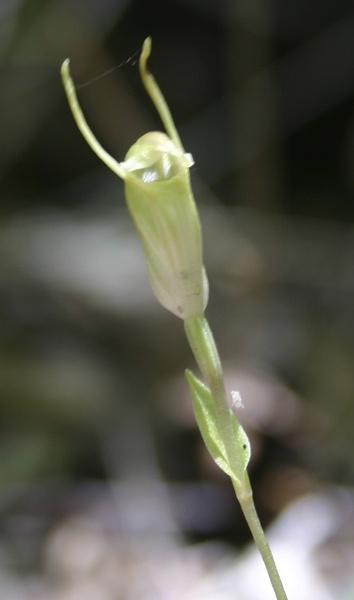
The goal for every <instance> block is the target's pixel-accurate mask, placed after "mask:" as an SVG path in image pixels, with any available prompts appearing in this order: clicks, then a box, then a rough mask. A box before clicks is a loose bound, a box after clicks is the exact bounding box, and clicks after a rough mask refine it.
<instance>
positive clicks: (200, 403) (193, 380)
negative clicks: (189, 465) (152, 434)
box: [186, 371, 251, 482]
mask: <svg viewBox="0 0 354 600" xmlns="http://www.w3.org/2000/svg"><path fill="white" fill-rule="evenodd" d="M186 377H187V381H188V384H189V387H190V390H191V394H192V402H193V409H194V414H195V418H196V421H197V424H198V427H199V429H200V432H201V434H202V438H203V440H204V443H205V445H206V447H207V449H208V451H209V453H210V454H211V456H212V458H213V459H214V461H215V462H216V464H217V465H218V466H219V467H220V469H222V470H223V471H224V472H225V473H227V475H229V476H230V477H231V478H232V479H235V480H237V481H238V482H241V481H242V480H243V478H244V473H245V470H246V468H247V465H248V462H249V459H250V456H251V446H250V443H249V440H248V437H247V435H246V433H245V431H244V429H243V428H242V426H241V425H240V423H239V421H238V420H237V418H236V416H235V415H234V413H232V412H231V411H230V413H229V415H230V421H231V425H232V428H233V430H234V434H235V438H234V439H235V443H234V445H233V447H232V449H231V457H232V464H230V461H229V458H228V454H229V456H230V452H229V453H227V452H226V448H225V443H224V441H223V435H222V431H221V430H220V429H219V426H218V419H217V414H216V410H215V404H214V399H213V396H212V393H211V391H210V389H209V388H208V387H207V386H206V385H205V384H204V383H203V382H202V381H200V379H198V378H197V377H196V376H195V375H194V374H193V373H192V372H191V371H186Z"/></svg>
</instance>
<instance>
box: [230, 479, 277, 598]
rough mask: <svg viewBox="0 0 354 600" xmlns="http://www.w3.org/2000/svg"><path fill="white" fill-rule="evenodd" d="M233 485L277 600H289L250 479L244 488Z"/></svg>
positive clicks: (243, 484) (246, 480) (244, 483)
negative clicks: (255, 501) (260, 516)
mask: <svg viewBox="0 0 354 600" xmlns="http://www.w3.org/2000/svg"><path fill="white" fill-rule="evenodd" d="M232 483H233V486H234V490H235V493H236V496H237V499H238V501H239V503H240V506H241V509H242V512H243V514H244V517H245V519H246V521H247V524H248V527H249V528H250V531H251V533H252V536H253V539H254V541H255V543H256V546H257V548H258V550H259V553H260V555H261V556H262V559H263V562H264V564H265V567H266V569H267V572H268V576H269V579H270V581H271V584H272V586H273V590H274V593H275V596H276V598H277V600H287V595H286V593H285V590H284V587H283V583H282V581H281V579H280V575H279V572H278V569H277V566H276V564H275V560H274V557H273V554H272V551H271V549H270V547H269V544H268V540H267V538H266V535H265V533H264V530H263V527H262V525H261V522H260V520H259V517H258V514H257V511H256V507H255V505H254V501H253V494H252V488H251V484H250V482H249V479H248V477H247V478H246V479H245V481H244V482H242V487H239V486H238V485H237V484H236V483H235V482H234V481H233V482H232Z"/></svg>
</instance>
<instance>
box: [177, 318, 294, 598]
mask: <svg viewBox="0 0 354 600" xmlns="http://www.w3.org/2000/svg"><path fill="white" fill-rule="evenodd" d="M184 328H185V332H186V335H187V339H188V342H189V344H190V347H191V349H192V352H193V354H194V356H195V359H196V361H197V364H198V367H199V369H200V371H201V373H202V375H203V377H204V378H205V380H206V382H207V384H208V385H209V387H210V391H211V393H212V396H213V399H214V402H215V410H216V414H217V420H218V429H219V431H221V432H222V435H223V442H224V444H225V451H226V455H227V459H228V461H229V464H230V466H231V470H232V465H233V464H235V461H234V457H235V453H236V452H238V448H237V445H236V444H235V431H234V429H233V427H232V424H231V419H230V408H229V404H228V401H227V395H226V391H225V385H224V378H223V371H222V365H221V361H220V358H219V353H218V350H217V347H216V344H215V341H214V337H213V334H212V332H211V330H210V327H209V324H208V321H207V320H206V318H205V316H204V315H199V316H197V317H192V318H190V319H187V320H186V321H185V322H184ZM232 483H233V486H234V490H235V493H236V496H237V499H238V501H239V503H240V506H241V509H242V512H243V514H244V516H245V519H246V521H247V523H248V526H249V528H250V530H251V533H252V536H253V539H254V541H255V543H256V545H257V547H258V550H259V552H260V554H261V556H262V559H263V561H264V564H265V566H266V569H267V571H268V575H269V579H270V581H271V584H272V586H273V590H274V593H275V596H276V598H277V600H287V596H286V594H285V591H284V587H283V584H282V582H281V579H280V577H279V573H278V570H277V567H276V564H275V561H274V558H273V555H272V552H271V550H270V547H269V544H268V541H267V538H266V536H265V533H264V531H263V528H262V525H261V523H260V520H259V518H258V515H257V511H256V508H255V506H254V502H253V495H252V488H251V484H250V481H249V478H248V474H247V471H244V476H243V479H242V481H240V480H234V479H233V480H232Z"/></svg>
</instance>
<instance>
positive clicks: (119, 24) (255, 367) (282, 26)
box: [0, 0, 354, 569]
mask: <svg viewBox="0 0 354 600" xmlns="http://www.w3.org/2000/svg"><path fill="white" fill-rule="evenodd" d="M353 33H354V11H353V6H352V3H351V2H348V1H347V0H326V1H323V0H321V1H318V0H311V1H308V0H298V1H297V2H290V1H289V0H281V1H280V0H279V1H278V0H273V1H271V0H270V1H268V2H267V1H266V0H240V1H239V2H236V1H235V2H232V1H231V0H229V1H226V0H221V1H218V2H212V1H211V0H192V1H188V2H187V1H183V0H179V1H178V0H175V1H172V0H165V1H163V0H160V1H157V0H153V1H144V0H136V1H129V0H91V1H85V0H75V1H69V0H39V1H35V0H32V1H30V0H29V1H25V0H23V1H20V0H18V1H15V0H13V1H11V0H7V1H3V2H2V3H1V6H0V40H1V41H0V60H1V63H0V64H1V69H0V80H1V81H0V125H1V138H0V139H1V142H0V182H1V183H0V185H1V207H0V210H1V212H0V228H1V233H0V512H1V516H2V519H1V525H0V538H2V540H3V544H4V545H5V548H6V552H7V553H8V555H9V556H11V560H10V563H11V564H12V565H15V566H16V568H22V569H23V568H25V569H38V568H40V567H39V566H38V565H39V564H40V558H39V557H40V553H41V547H42V544H43V543H44V541H43V540H45V539H46V536H47V534H48V532H50V531H51V530H52V528H53V527H54V526H55V525H56V524H57V523H58V522H60V520H61V519H63V518H66V517H67V516H68V515H72V514H80V513H81V512H83V511H85V510H88V509H90V510H91V509H92V508H94V507H95V506H96V505H97V503H98V502H101V501H102V498H106V496H109V494H110V492H109V489H110V485H111V483H112V482H116V484H117V486H118V488H119V486H120V485H123V484H124V483H126V482H134V483H136V484H137V485H143V486H144V485H147V486H148V487H149V486H150V485H152V484H153V483H154V482H155V483H156V485H157V484H158V485H162V483H161V482H164V484H163V485H166V489H167V490H168V497H169V500H168V503H167V504H168V511H171V514H170V513H169V515H170V516H168V517H166V522H165V521H164V520H163V518H162V517H161V523H162V521H163V523H164V524H161V523H160V525H156V523H155V521H154V520H153V522H154V523H155V525H154V527H155V526H156V527H157V528H159V527H160V526H161V527H162V528H164V527H165V526H166V527H167V525H166V523H167V522H168V523H170V522H172V521H173V523H174V524H175V525H176V526H177V529H178V530H179V531H182V533H183V535H184V536H185V538H186V539H187V540H188V541H200V540H206V539H223V540H227V541H229V542H231V543H233V544H236V545H237V546H241V545H242V544H244V543H245V542H246V541H247V540H248V534H247V531H246V528H245V526H244V523H243V520H242V518H241V516H240V515H239V513H238V510H237V507H236V506H234V503H233V497H232V492H231V489H230V488H229V483H228V481H227V479H226V477H225V478H224V476H223V474H222V473H219V472H218V471H217V469H216V468H214V467H213V465H212V464H211V462H210V461H209V459H208V457H207V456H206V455H205V453H204V450H203V449H202V446H201V444H200V440H199V433H198V432H197V431H196V429H195V425H194V420H193V415H192V414H191V408H190V402H189V396H188V390H187V386H186V384H185V382H184V380H183V370H184V368H186V367H191V368H194V360H193V358H192V355H191V353H190V351H189V349H188V347H187V344H186V342H185V339H184V337H183V327H182V323H181V322H179V321H178V319H175V318H174V317H173V316H172V315H169V314H168V313H166V312H165V311H164V310H163V309H162V308H161V307H160V306H159V305H158V304H157V302H156V301H155V299H154V298H153V296H152V292H151V291H150V289H149V285H148V282H147V277H146V274H145V267H144V262H143V257H142V253H141V249H140V246H139V242H138V239H137V236H136V234H135V232H134V230H133V226H132V224H131V222H130V220H129V217H128V214H127V211H126V207H125V202H124V194H123V186H122V183H121V182H120V181H119V180H118V179H117V178H116V176H115V175H114V174H113V173H111V172H109V171H108V170H107V168H106V167H105V166H104V165H102V164H101V163H100V162H99V160H98V159H97V158H96V156H95V155H94V154H93V153H92V151H91V150H90V148H88V147H87V145H86V143H85V142H84V140H83V139H82V137H81V136H80V134H79V132H78V130H77V128H76V125H75V123H74V121H73V118H72V116H71V114H70V111H69V108H68V106H67V102H66V98H65V94H64V92H63V89H62V85H61V81H60V73H59V71H60V65H61V63H62V61H63V60H64V59H65V58H66V57H70V59H71V70H72V75H73V77H74V80H75V82H76V84H77V85H81V84H83V85H82V87H81V88H80V89H79V92H78V93H79V98H80V102H81V105H82V107H83V110H84V112H85V114H86V116H87V119H88V121H89V123H90V125H91V126H92V128H93V130H94V132H95V133H96V135H97V137H98V138H99V140H100V141H101V142H102V144H103V145H104V147H105V148H107V150H109V151H110V152H111V153H112V154H113V155H114V156H115V157H116V158H117V159H118V160H123V158H124V156H125V154H126V152H127V150H128V149H129V147H130V146H131V145H132V144H133V143H134V142H135V141H136V139H137V138H138V137H139V136H140V135H142V134H143V133H146V132H147V131H149V130H153V129H161V125H160V122H159V119H158V116H157V114H156V111H155V110H154V108H153V106H152V104H151V101H150V100H149V98H148V97H147V95H146V93H145V91H144V89H143V86H142V84H141V82H140V79H139V73H138V67H137V59H138V55H139V50H140V48H141V46H142V42H143V40H144V39H145V38H146V37H147V36H152V39H153V51H152V56H151V59H150V68H151V70H152V71H153V73H154V75H155V77H156V79H157V81H158V82H159V84H160V86H161V88H162V90H163V92H164V94H165V96H166V99H167V101H168V103H169V106H170V109H171V112H172V114H173V116H174V118H175V121H176V125H177V127H178V129H179V131H180V134H181V137H182V140H183V143H184V146H185V148H186V150H187V151H190V152H191V153H192V154H193V157H194V160H195V166H194V167H193V169H192V178H193V185H194V189H195V192H196V197H197V202H198V206H199V207H200V212H201V220H202V224H203V228H204V246H205V262H206V267H207V270H208V274H209V279H210V287H211V296H210V302H209V307H208V311H207V315H208V318H209V321H210V323H211V326H212V328H213V330H214V333H215V337H216V339H217V343H218V346H219V349H220V353H221V356H222V358H223V361H224V362H225V366H226V370H227V381H228V384H229V385H230V387H231V388H235V389H240V391H241V393H242V397H243V402H244V404H245V409H244V411H242V412H241V413H240V416H241V418H242V419H243V420H244V422H245V426H246V428H248V431H249V432H250V435H251V438H252V440H253V444H254V456H253V460H252V463H251V477H252V480H253V481H254V486H255V497H256V502H257V505H258V506H259V508H260V513H261V515H262V518H263V520H264V522H265V523H266V524H267V523H269V522H271V521H272V520H273V519H274V518H275V517H276V515H277V514H278V513H279V511H281V510H282V509H283V508H284V507H286V506H287V505H288V503H289V502H290V501H291V500H293V499H295V498H298V497H299V496H301V495H302V494H303V493H305V492H312V491H314V490H317V489H319V488H321V487H322V486H324V485H328V484H336V485H344V486H349V487H350V486H352V485H353V479H354V467H353V460H352V440H353V433H354V431H353V429H354V426H353V424H354V414H353V412H354V410H353V399H354V368H353V354H354V303H353V299H354V267H353V261H354V229H353V217H354V205H353V186H354V177H353V162H354V121H353V117H354V112H353V96H354V35H353ZM116 67H117V68H116ZM111 69H114V70H113V71H112V72H111V71H110V70H111ZM108 71H109V72H108ZM106 72H107V74H106V75H104V74H105V73H106ZM101 75H104V76H102V77H98V76H101ZM86 84H87V85H86ZM119 489H120V488H119ZM139 489H140V488H139ZM149 489H150V488H149ZM154 489H155V488H154ZM164 489H165V488H164ZM139 493H140V492H138V495H139ZM133 496H134V494H133V495H132V497H133ZM157 498H161V496H159V495H157ZM159 501H160V500H158V501H157V504H155V505H154V503H152V505H153V507H154V510H155V511H157V513H156V514H157V515H158V514H160V515H162V514H164V513H163V510H162V508H161V506H162V505H161V506H160V507H159V504H158V502H159ZM121 502H122V503H123V501H121ZM118 505H119V501H118ZM201 505H203V506H204V507H205V508H204V509H203V510H202V511H201V510H200V506H201ZM145 509H146V515H147V516H146V522H149V523H150V521H149V519H150V518H152V513H154V510H153V509H151V510H150V508H147V507H146V506H145ZM145 509H144V510H145ZM149 511H150V512H149ZM118 512H119V511H118ZM123 512H124V511H123ZM143 513H144V511H143ZM154 514H155V513H154ZM156 514H155V517H156ZM171 515H172V516H171ZM164 518H165V517H164ZM157 521H158V519H157ZM133 522H134V518H133ZM142 522H143V523H144V524H143V525H142V527H143V528H144V527H145V526H146V527H147V525H146V523H145V520H144V518H143V517H142ZM127 527H128V529H129V524H128V525H127ZM28 547H30V548H31V551H29V550H28ZM33 549H34V550H33Z"/></svg>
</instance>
